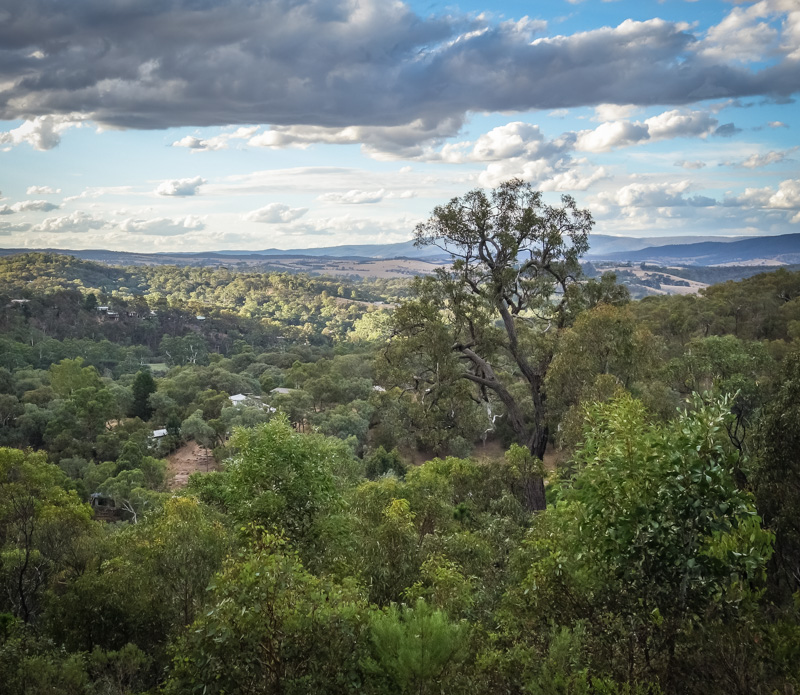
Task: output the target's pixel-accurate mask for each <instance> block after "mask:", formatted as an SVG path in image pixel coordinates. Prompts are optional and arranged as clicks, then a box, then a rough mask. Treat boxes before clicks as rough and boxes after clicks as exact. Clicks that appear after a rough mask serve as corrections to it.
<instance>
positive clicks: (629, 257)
mask: <svg viewBox="0 0 800 695" xmlns="http://www.w3.org/2000/svg"><path fill="white" fill-rule="evenodd" d="M590 243H591V248H590V250H589V253H588V254H587V255H586V257H585V258H586V260H592V261H600V260H607V261H631V262H642V261H646V262H649V263H656V264H659V265H755V264H763V265H779V264H793V263H800V234H784V235H782V236H763V237H713V236H688V237H687V236H684V237H675V236H673V237H651V238H643V237H616V236H609V235H605V234H593V235H592V236H591V237H590ZM34 251H39V252H46V253H61V254H66V255H71V256H76V257H77V258H82V259H84V260H90V261H99V262H102V263H109V264H112V265H163V264H178V265H213V266H218V265H234V264H243V265H269V264H270V263H271V262H272V261H271V259H273V260H274V262H275V263H278V264H280V263H282V262H284V261H285V260H286V259H287V258H294V259H299V260H302V259H308V261H309V262H312V261H317V260H321V259H324V258H329V259H350V260H354V261H374V260H392V259H401V258H407V259H415V260H419V261H425V262H429V263H437V262H442V261H444V260H446V259H447V254H445V253H443V252H442V251H441V250H440V249H438V248H436V247H434V246H423V247H419V248H418V247H416V246H414V242H413V241H404V242H400V243H396V244H350V245H345V246H326V247H322V248H303V249H264V250H263V251H244V250H223V251H203V252H199V253H129V252H124V251H106V250H101V249H90V250H80V251H76V250H66V249H0V255H9V254H16V253H31V252H34Z"/></svg>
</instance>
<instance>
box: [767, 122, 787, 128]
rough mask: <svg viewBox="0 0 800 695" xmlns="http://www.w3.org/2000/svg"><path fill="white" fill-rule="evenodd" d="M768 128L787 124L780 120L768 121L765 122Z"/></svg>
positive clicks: (781, 126) (783, 126)
mask: <svg viewBox="0 0 800 695" xmlns="http://www.w3.org/2000/svg"><path fill="white" fill-rule="evenodd" d="M767 125H768V126H769V127H770V128H788V127H789V126H788V125H786V124H785V123H783V122H781V121H770V122H769V123H767Z"/></svg>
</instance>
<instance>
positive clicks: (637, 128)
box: [575, 121, 650, 152]
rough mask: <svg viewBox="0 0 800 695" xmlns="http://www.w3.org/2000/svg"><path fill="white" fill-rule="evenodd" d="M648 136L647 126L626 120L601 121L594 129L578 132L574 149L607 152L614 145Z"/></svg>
mask: <svg viewBox="0 0 800 695" xmlns="http://www.w3.org/2000/svg"><path fill="white" fill-rule="evenodd" d="M649 138H650V134H649V132H648V129H647V126H646V125H642V124H640V123H630V122H628V121H613V122H611V123H603V124H602V125H599V126H597V128H595V129H594V130H584V131H582V132H580V133H579V134H578V139H577V140H576V142H575V149H577V150H581V151H583V152H608V151H609V150H612V149H614V148H615V147H625V146H627V145H633V144H636V143H638V142H641V141H642V140H647V139H649Z"/></svg>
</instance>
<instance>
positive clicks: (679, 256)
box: [592, 234, 800, 266]
mask: <svg viewBox="0 0 800 695" xmlns="http://www.w3.org/2000/svg"><path fill="white" fill-rule="evenodd" d="M592 255H595V254H592ZM603 259H604V260H617V261H633V262H640V261H645V262H648V263H656V264H659V265H702V266H709V265H781V264H793V263H800V234H782V235H780V236H764V237H750V238H746V239H738V240H735V241H733V240H731V241H727V242H719V241H703V242H695V243H683V244H665V245H659V246H650V247H648V248H644V249H640V250H625V251H617V252H612V253H607V254H603Z"/></svg>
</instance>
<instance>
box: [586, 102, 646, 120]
mask: <svg viewBox="0 0 800 695" xmlns="http://www.w3.org/2000/svg"><path fill="white" fill-rule="evenodd" d="M638 110H639V107H638V106H636V104H598V105H597V106H595V107H594V118H592V120H594V121H601V122H603V123H605V122H607V121H622V120H624V119H626V118H630V117H631V116H632V115H633V114H634V113H636V112H637V111H638Z"/></svg>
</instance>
